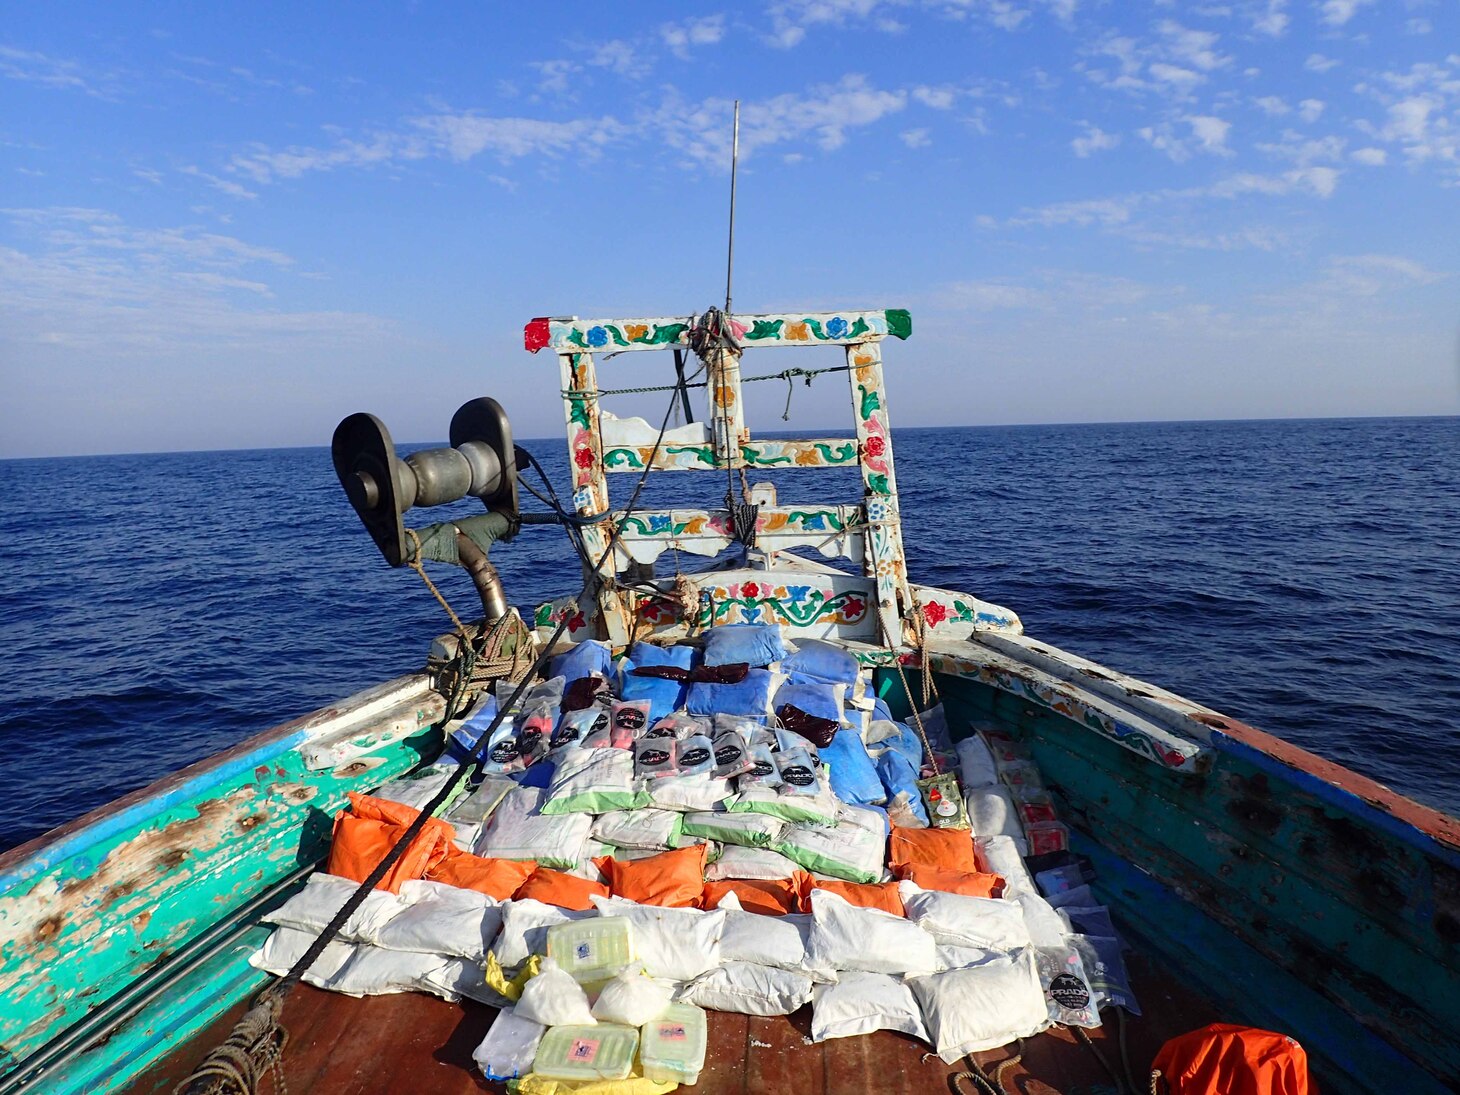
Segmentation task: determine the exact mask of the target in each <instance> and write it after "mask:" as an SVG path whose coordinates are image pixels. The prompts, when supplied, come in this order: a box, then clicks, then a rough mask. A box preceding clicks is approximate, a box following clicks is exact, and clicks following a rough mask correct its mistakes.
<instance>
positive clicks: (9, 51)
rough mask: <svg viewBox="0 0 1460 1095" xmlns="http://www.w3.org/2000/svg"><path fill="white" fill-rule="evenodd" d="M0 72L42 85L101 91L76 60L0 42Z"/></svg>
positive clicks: (94, 91)
mask: <svg viewBox="0 0 1460 1095" xmlns="http://www.w3.org/2000/svg"><path fill="white" fill-rule="evenodd" d="M0 76H4V77H6V78H7V79H11V80H20V81H21V82H23V83H27V84H38V85H39V86H41V87H49V88H56V89H58V90H73V91H84V92H87V93H88V94H92V95H99V94H101V92H100V91H99V90H98V88H97V87H96V86H95V83H94V78H89V74H88V73H87V72H86V71H85V70H84V69H83V68H82V67H81V65H79V64H77V63H76V62H75V61H66V60H62V59H61V58H59V57H51V56H49V55H48V54H44V53H36V52H33V51H31V50H24V49H13V48H12V47H10V46H0Z"/></svg>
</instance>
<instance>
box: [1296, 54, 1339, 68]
mask: <svg viewBox="0 0 1460 1095" xmlns="http://www.w3.org/2000/svg"><path fill="white" fill-rule="evenodd" d="M1340 63H1341V62H1339V61H1335V60H1334V59H1333V58H1332V57H1325V56H1323V54H1321V53H1310V54H1308V59H1307V60H1306V61H1304V62H1303V67H1304V68H1306V69H1307V70H1308V71H1309V72H1327V71H1328V70H1329V69H1331V68H1334V67H1336V66H1337V65H1339V64H1340Z"/></svg>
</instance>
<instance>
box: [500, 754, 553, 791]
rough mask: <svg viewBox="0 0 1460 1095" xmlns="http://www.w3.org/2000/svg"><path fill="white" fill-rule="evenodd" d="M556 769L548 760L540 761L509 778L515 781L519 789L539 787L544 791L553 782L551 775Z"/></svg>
mask: <svg viewBox="0 0 1460 1095" xmlns="http://www.w3.org/2000/svg"><path fill="white" fill-rule="evenodd" d="M557 767H558V766H557V765H556V764H554V763H553V762H552V761H550V760H540V761H538V762H537V763H536V764H533V765H529V766H528V767H527V769H526V770H525V771H523V772H519V773H518V774H517V775H515V776H512V777H511V778H512V779H515V780H516V781H517V785H518V786H519V787H541V788H543V789H544V790H546V789H547V788H548V787H549V786H550V785H551V784H552V782H553V773H554V772H555V771H557Z"/></svg>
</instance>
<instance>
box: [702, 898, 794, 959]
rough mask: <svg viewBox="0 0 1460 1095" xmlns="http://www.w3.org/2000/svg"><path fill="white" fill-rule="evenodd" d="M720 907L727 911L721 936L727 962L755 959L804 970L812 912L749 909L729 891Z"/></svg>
mask: <svg viewBox="0 0 1460 1095" xmlns="http://www.w3.org/2000/svg"><path fill="white" fill-rule="evenodd" d="M719 908H720V909H721V910H723V911H724V913H725V932H724V934H723V935H722V936H721V937H720V957H721V959H722V960H724V961H726V962H754V963H756V964H757V965H761V966H776V967H779V968H780V969H784V970H802V969H804V968H805V965H806V939H807V937H808V936H809V935H810V934H811V916H810V915H809V914H807V913H788V914H786V915H785V916H763V915H761V914H760V913H748V912H745V911H744V910H743V909H741V907H740V899H739V898H738V897H736V896H735V895H734V894H733V893H727V894H726V895H725V896H724V897H722V898H721V899H720V904H719Z"/></svg>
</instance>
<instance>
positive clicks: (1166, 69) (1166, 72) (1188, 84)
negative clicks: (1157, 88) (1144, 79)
mask: <svg viewBox="0 0 1460 1095" xmlns="http://www.w3.org/2000/svg"><path fill="white" fill-rule="evenodd" d="M1147 71H1148V72H1150V74H1151V76H1152V77H1153V78H1154V79H1156V80H1159V81H1160V82H1161V83H1163V84H1168V85H1170V86H1171V87H1173V88H1176V89H1177V90H1179V91H1181V92H1187V91H1190V90H1191V89H1192V88H1194V87H1195V86H1196V85H1197V84H1199V83H1201V82H1202V81H1203V80H1205V79H1206V77H1205V76H1203V75H1201V74H1200V73H1198V72H1192V71H1191V69H1189V68H1182V67H1181V66H1180V65H1168V64H1167V63H1166V62H1165V61H1157V62H1156V63H1155V64H1153V65H1151V67H1150V68H1149V69H1148V70H1147Z"/></svg>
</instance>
